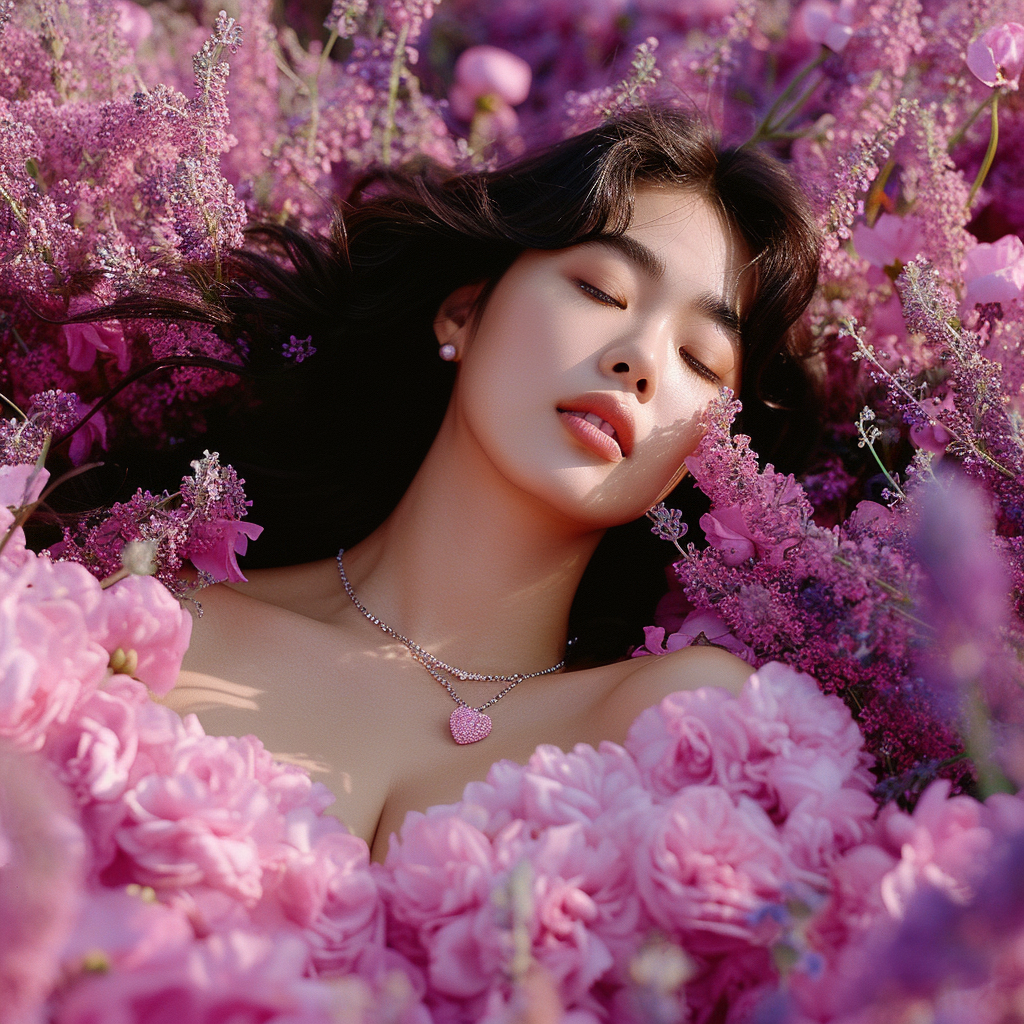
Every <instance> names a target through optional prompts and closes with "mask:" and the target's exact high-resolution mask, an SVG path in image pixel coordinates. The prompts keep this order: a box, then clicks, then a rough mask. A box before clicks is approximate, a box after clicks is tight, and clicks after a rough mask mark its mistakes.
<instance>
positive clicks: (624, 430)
mask: <svg viewBox="0 0 1024 1024" xmlns="http://www.w3.org/2000/svg"><path fill="white" fill-rule="evenodd" d="M558 414H559V418H560V419H561V420H562V422H563V424H564V425H565V427H566V429H567V430H568V431H569V433H571V434H572V435H573V437H575V438H576V439H577V440H578V441H580V442H581V443H582V444H583V445H584V447H587V448H590V449H591V450H592V451H593V452H594V453H595V454H597V455H600V456H601V457H603V458H606V459H608V461H609V462H619V461H620V460H621V459H623V458H626V457H627V456H628V455H629V453H630V452H631V451H632V449H633V419H632V416H631V415H630V413H629V411H628V410H627V409H626V408H625V406H624V405H622V404H620V402H619V400H618V399H616V398H615V397H613V396H612V395H609V394H607V393H602V392H595V393H593V394H590V395H581V396H580V397H579V398H575V399H572V400H570V401H567V402H560V403H559V405H558Z"/></svg>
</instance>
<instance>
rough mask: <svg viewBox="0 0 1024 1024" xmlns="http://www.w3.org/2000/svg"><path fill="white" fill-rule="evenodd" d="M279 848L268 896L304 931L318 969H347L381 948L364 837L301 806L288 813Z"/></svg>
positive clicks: (379, 910)
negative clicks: (282, 841) (276, 876)
mask: <svg viewBox="0 0 1024 1024" xmlns="http://www.w3.org/2000/svg"><path fill="white" fill-rule="evenodd" d="M281 851H282V852H281V853H280V854H279V855H278V857H277V858H275V859H276V860H277V861H278V866H277V867H276V869H275V870H276V873H277V874H278V878H277V880H276V881H275V882H274V884H273V889H272V891H271V892H269V893H268V899H269V900H271V901H273V902H276V904H277V905H278V906H279V907H280V909H281V910H282V912H283V913H284V915H285V916H286V918H287V919H288V920H290V921H292V922H294V923H295V924H297V925H298V926H299V927H300V928H302V929H304V938H305V939H306V940H307V941H308V942H309V943H310V944H311V946H312V950H313V962H314V964H315V965H316V968H317V971H318V973H320V974H326V975H338V974H343V973H347V972H349V971H352V970H353V969H354V968H355V967H356V964H357V962H358V961H359V959H360V957H361V956H363V955H364V954H366V953H367V952H369V951H372V950H374V949H381V948H382V947H383V942H384V911H383V904H382V903H381V900H380V895H379V893H378V890H377V884H376V882H375V881H374V880H373V876H372V875H371V873H370V851H369V848H368V847H367V845H366V843H365V842H364V841H363V840H362V839H360V838H359V837H358V836H354V835H352V834H351V833H350V832H349V831H348V829H346V828H345V826H344V825H342V824H341V822H340V821H338V820H336V819H334V818H330V817H323V816H319V815H317V814H316V813H315V812H313V811H312V810H311V809H309V808H300V809H298V810H295V811H293V812H292V813H291V814H289V815H288V820H287V824H286V832H285V839H284V843H283V844H282V846H281Z"/></svg>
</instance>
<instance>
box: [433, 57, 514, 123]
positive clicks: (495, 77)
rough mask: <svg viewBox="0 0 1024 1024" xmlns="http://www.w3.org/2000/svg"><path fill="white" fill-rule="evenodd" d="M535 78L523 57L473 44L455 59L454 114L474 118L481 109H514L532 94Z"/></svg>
mask: <svg viewBox="0 0 1024 1024" xmlns="http://www.w3.org/2000/svg"><path fill="white" fill-rule="evenodd" d="M531 79H532V72H531V71H530V65H529V64H527V63H526V61H525V60H523V58H522V57H517V56H516V55H515V54H514V53H509V52H508V50H502V49H501V48H500V47H497V46H471V47H470V48H469V49H468V50H465V51H463V53H462V54H461V55H460V56H459V59H458V60H457V61H456V62H455V83H454V85H452V87H451V89H450V90H449V92H448V100H449V102H450V103H451V106H452V113H454V114H455V116H456V117H459V118H461V119H462V120H463V121H472V120H473V117H474V116H475V115H476V113H477V112H478V111H481V110H483V111H487V112H492V113H493V112H495V111H497V110H509V111H511V108H512V107H515V106H518V105H519V104H520V103H522V102H523V100H525V99H526V97H527V96H528V95H529V92H530V82H531ZM513 117H514V115H513Z"/></svg>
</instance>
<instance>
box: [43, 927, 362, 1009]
mask: <svg viewBox="0 0 1024 1024" xmlns="http://www.w3.org/2000/svg"><path fill="white" fill-rule="evenodd" d="M306 961H307V951H306V947H305V945H304V944H303V943H302V942H300V941H299V940H298V939H297V938H295V937H293V936H288V935H276V936H269V935H258V934H255V933H253V932H248V931H241V930H234V931H230V932H228V933H226V934H222V935H213V936H210V937H209V938H208V939H206V940H204V941H202V942H194V943H193V944H192V945H191V947H189V948H188V950H187V951H186V953H185V955H181V954H180V953H179V954H174V955H168V956H167V957H165V958H163V959H159V960H156V961H153V962H150V963H147V964H145V965H143V966H141V967H138V968H136V969H135V970H126V971H111V972H109V973H108V974H104V975H100V976H94V977H91V978H86V979H83V980H81V981H80V982H79V983H78V984H77V985H76V986H75V987H74V988H73V989H72V990H71V991H70V992H69V994H68V996H67V998H66V999H65V1000H64V1001H63V1003H62V1004H61V1005H60V1008H59V1012H58V1014H57V1015H56V1017H55V1018H54V1019H55V1024H97V1022H99V1021H104V1022H111V1024H153V1022H154V1021H156V1020H168V1021H170V1020H173V1021H182V1022H185V1021H189V1022H191V1021H204V1022H210V1024H213V1022H228V1021H232V1022H239V1024H241V1022H246V1024H250V1022H252V1024H255V1022H257V1021H270V1020H276V1021H287V1022H288V1024H329V1022H330V1021H331V1020H333V1019H334V1018H333V1016H332V1014H331V1012H330V1010H331V1007H332V1002H333V1000H332V993H331V990H330V989H328V988H327V987H326V986H324V985H319V984H317V983H316V982H315V981H313V980H311V979H308V978H306V977H305V976H304V974H305V966H306ZM367 996H369V992H368V991H367ZM367 1002H368V1003H369V1002H370V999H369V998H367Z"/></svg>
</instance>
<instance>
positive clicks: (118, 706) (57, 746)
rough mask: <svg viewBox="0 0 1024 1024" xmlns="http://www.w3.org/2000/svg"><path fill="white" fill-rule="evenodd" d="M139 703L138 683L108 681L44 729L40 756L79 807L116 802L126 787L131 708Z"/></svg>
mask: <svg viewBox="0 0 1024 1024" xmlns="http://www.w3.org/2000/svg"><path fill="white" fill-rule="evenodd" d="M145 700H146V689H145V687H144V686H142V684H141V683H137V682H136V681H135V680H133V679H129V678H128V677H127V676H114V677H113V678H112V679H110V681H109V682H108V683H107V685H106V686H105V687H104V688H103V689H102V690H95V691H94V692H93V693H91V694H89V696H88V697H87V698H86V699H85V700H84V701H81V702H80V703H79V704H78V705H77V706H76V707H75V711H74V714H73V716H72V717H71V719H70V720H69V721H68V722H66V723H65V724H63V725H61V726H56V727H53V728H51V729H50V732H49V735H48V736H47V740H46V746H45V747H44V751H45V753H46V755H47V757H48V758H49V759H50V760H51V761H52V762H54V763H55V764H56V765H57V769H58V772H59V774H60V776H61V778H62V779H63V780H64V781H65V782H66V783H67V784H68V785H69V786H70V787H71V790H72V792H74V793H75V795H76V796H77V797H78V799H79V801H80V802H82V803H83V804H84V803H88V802H89V801H94V800H100V801H107V800H116V799H117V798H118V797H119V796H121V794H122V793H123V792H124V791H125V789H126V788H127V786H128V777H129V773H130V772H131V769H132V766H133V765H134V764H135V757H136V754H137V753H138V750H139V737H138V730H137V728H136V721H135V714H136V709H137V708H138V707H139V705H140V704H142V703H144V702H145Z"/></svg>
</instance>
